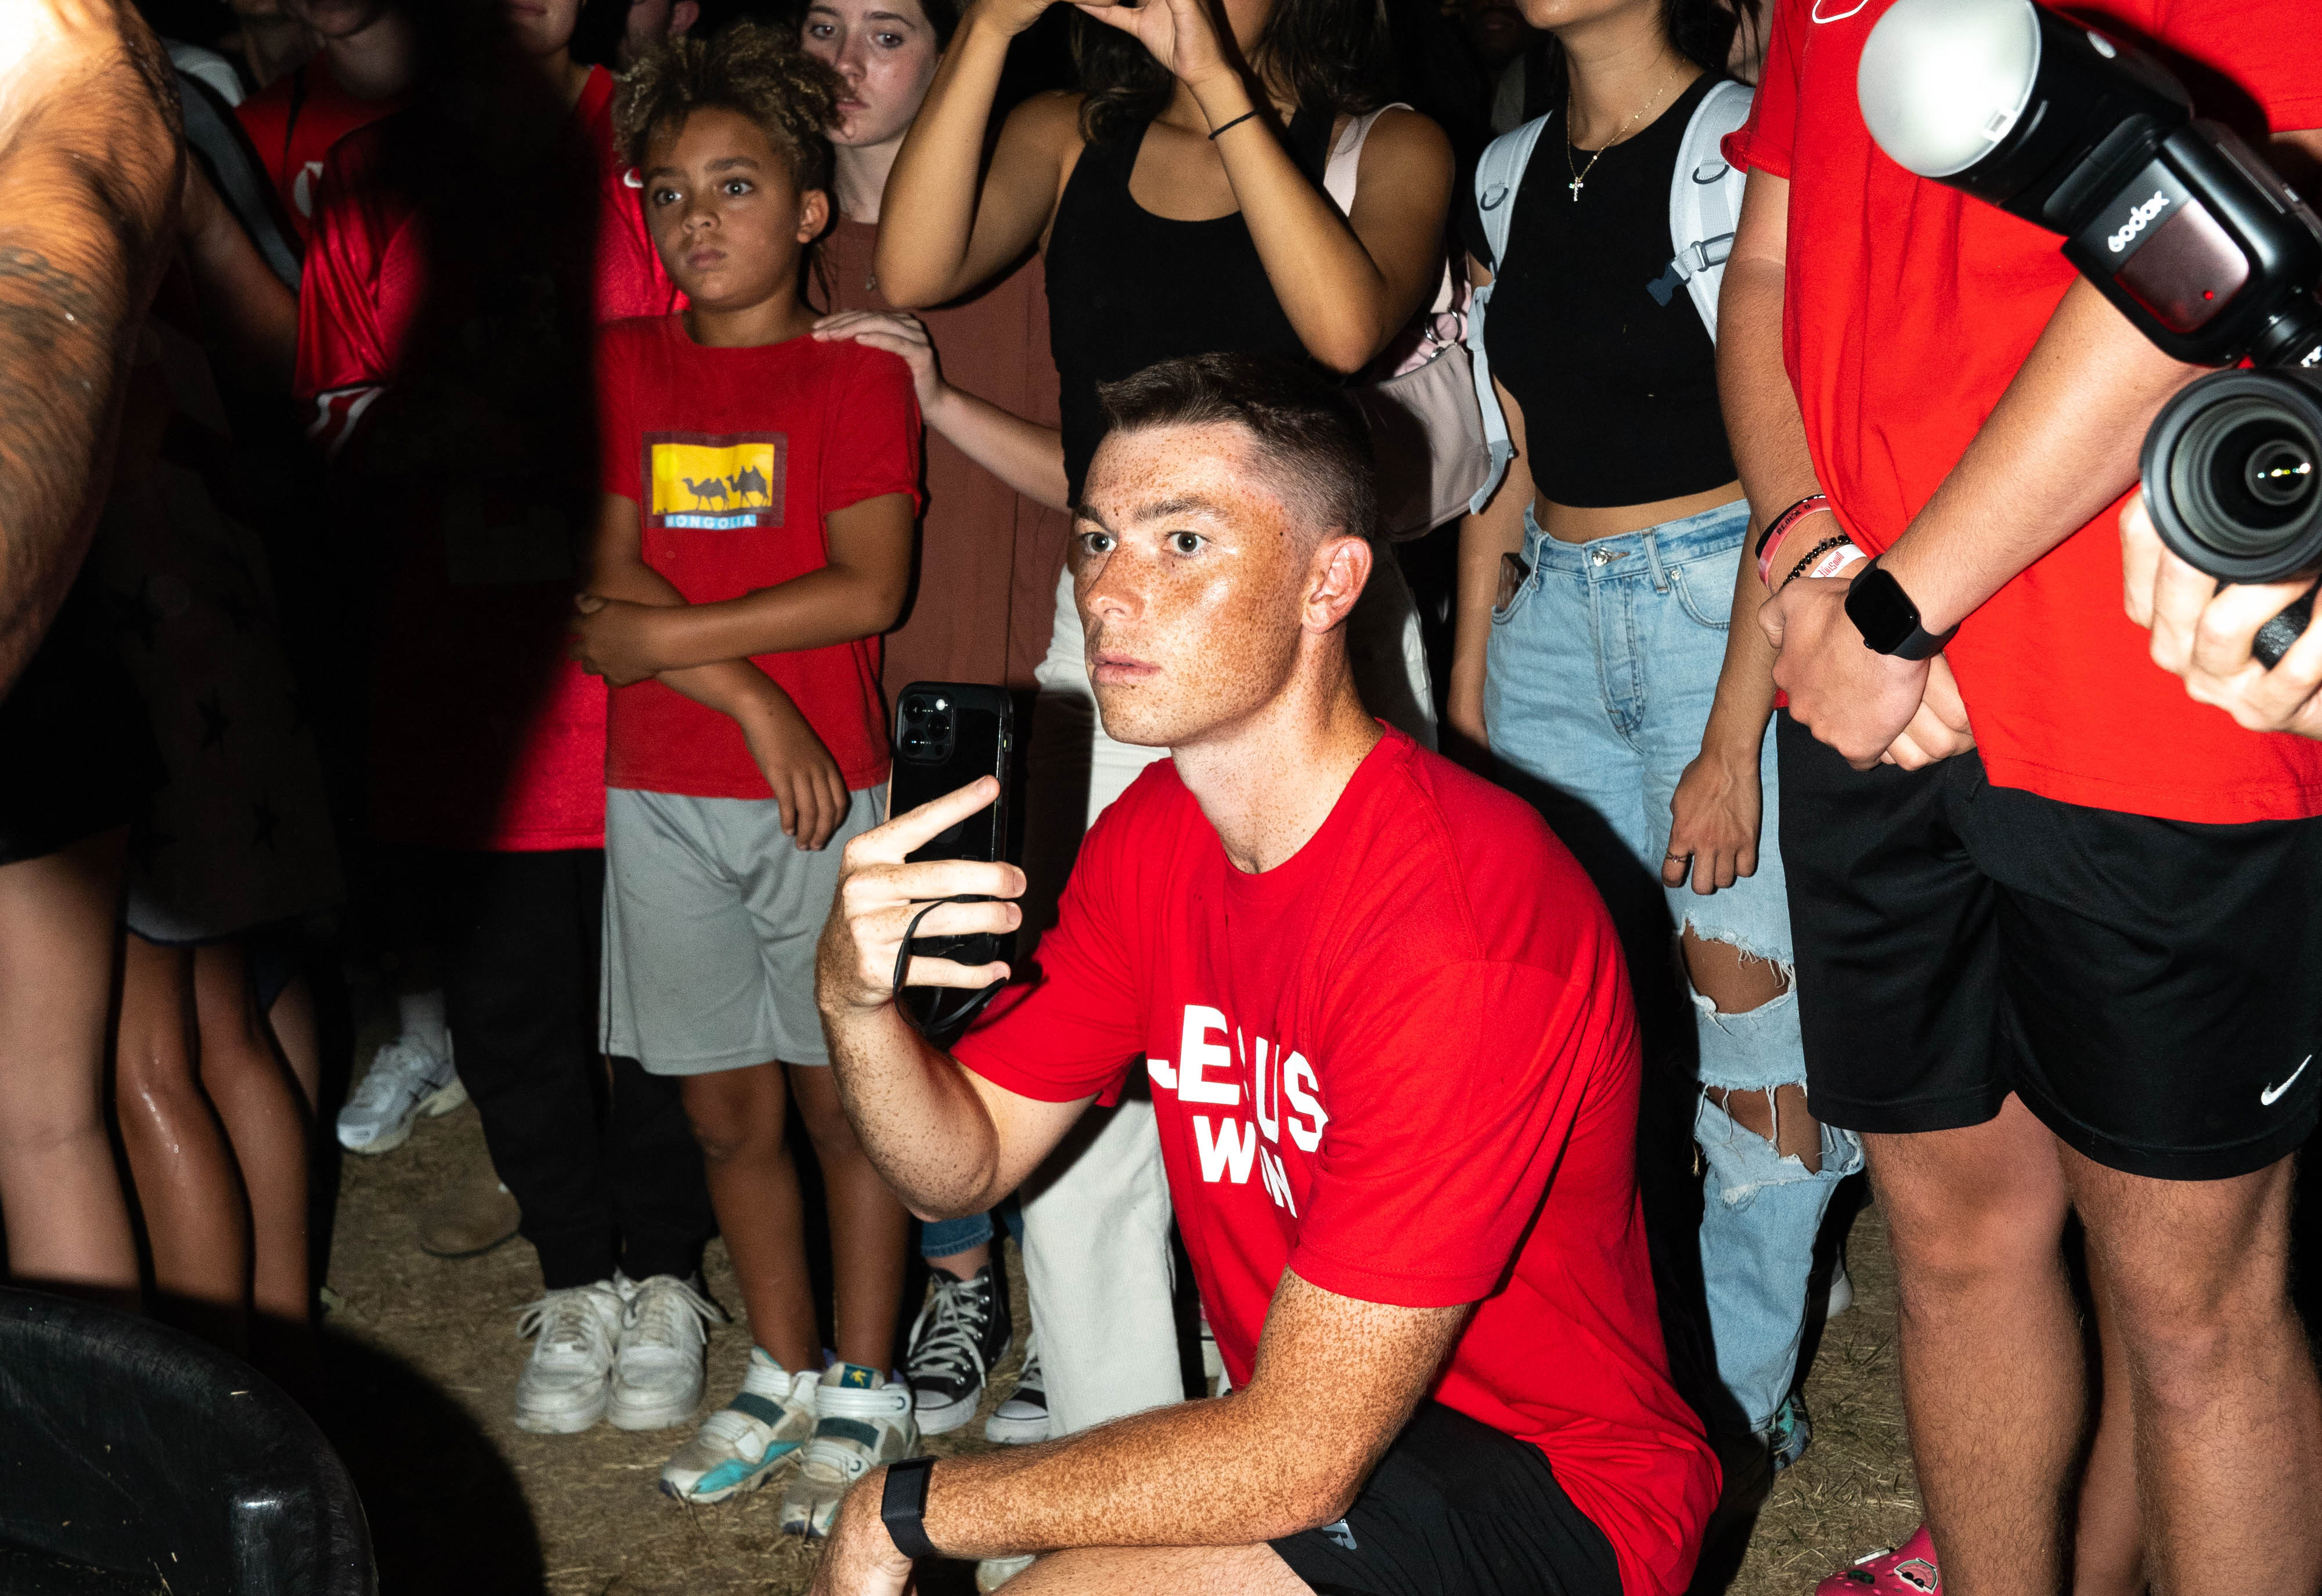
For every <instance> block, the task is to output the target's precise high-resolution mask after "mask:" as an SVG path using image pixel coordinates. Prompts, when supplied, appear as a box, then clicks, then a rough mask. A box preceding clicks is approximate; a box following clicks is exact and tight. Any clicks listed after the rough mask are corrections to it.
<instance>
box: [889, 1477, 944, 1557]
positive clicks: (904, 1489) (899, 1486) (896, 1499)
mask: <svg viewBox="0 0 2322 1596" xmlns="http://www.w3.org/2000/svg"><path fill="white" fill-rule="evenodd" d="M935 1466H936V1460H935V1459H934V1458H932V1457H907V1458H905V1459H904V1460H903V1461H902V1462H900V1463H896V1464H888V1465H887V1484H886V1489H885V1490H883V1491H881V1492H880V1495H879V1521H880V1522H881V1523H882V1524H884V1525H885V1526H886V1527H887V1537H888V1538H889V1539H890V1540H892V1541H893V1542H894V1543H895V1549H896V1550H897V1551H899V1552H900V1553H901V1554H902V1555H904V1556H906V1557H909V1558H910V1559H911V1561H912V1562H914V1563H916V1562H918V1561H919V1559H920V1558H922V1557H932V1556H934V1555H936V1548H935V1543H934V1542H932V1541H930V1540H928V1531H927V1526H926V1525H925V1524H923V1523H921V1522H920V1519H921V1518H922V1517H923V1516H924V1515H925V1514H926V1512H927V1510H928V1474H929V1473H932V1472H933V1471H934V1469H935Z"/></svg>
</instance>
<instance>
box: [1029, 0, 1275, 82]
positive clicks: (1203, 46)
mask: <svg viewBox="0 0 2322 1596" xmlns="http://www.w3.org/2000/svg"><path fill="white" fill-rule="evenodd" d="M1051 3H1052V0H992V7H993V11H994V14H995V15H996V18H997V20H998V21H999V23H1000V24H1001V27H1003V28H1004V29H1005V30H1006V31H1007V32H1010V33H1020V32H1023V31H1024V30H1025V29H1027V28H1028V27H1030V26H1031V25H1032V24H1033V23H1037V22H1038V21H1039V20H1040V16H1041V14H1042V13H1044V12H1046V11H1047V9H1048V6H1049V5H1050V4H1051ZM1074 5H1075V7H1076V8H1077V9H1078V10H1080V11H1083V12H1085V13H1086V14H1088V15H1090V16H1092V17H1094V18H1095V19H1096V20H1097V21H1098V22H1101V23H1104V24H1106V25H1107V26H1108V27H1114V28H1118V29H1120V31H1121V32H1124V33H1127V34H1128V35H1129V36H1130V37H1131V38H1133V39H1135V40H1136V41H1138V43H1139V44H1142V45H1143V46H1145V48H1146V49H1147V50H1149V51H1151V52H1152V56H1153V59H1155V60H1156V61H1158V62H1160V63H1161V64H1162V65H1163V66H1164V67H1166V68H1168V69H1169V70H1170V72H1171V73H1173V74H1174V75H1175V76H1176V77H1177V78H1180V79H1182V80H1183V81H1184V83H1185V84H1187V85H1188V86H1189V87H1193V88H1195V89H1199V88H1201V87H1202V85H1204V84H1205V83H1212V82H1217V81H1220V80H1221V79H1224V78H1239V73H1238V72H1237V70H1236V68H1235V65H1234V59H1233V56H1234V54H1236V53H1238V52H1231V51H1230V49H1229V47H1228V46H1227V44H1226V42H1225V39H1224V36H1223V35H1222V34H1221V32H1220V28H1219V26H1218V22H1217V18H1216V16H1215V14H1213V13H1212V12H1211V9H1210V0H1142V3H1141V4H1134V5H1132V4H1126V3H1123V0H1111V3H1110V4H1106V3H1100V0H1074Z"/></svg>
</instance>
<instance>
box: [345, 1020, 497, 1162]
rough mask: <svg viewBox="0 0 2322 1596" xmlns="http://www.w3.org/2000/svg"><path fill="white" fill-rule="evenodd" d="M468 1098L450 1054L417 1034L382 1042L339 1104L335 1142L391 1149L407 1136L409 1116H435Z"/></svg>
mask: <svg viewBox="0 0 2322 1596" xmlns="http://www.w3.org/2000/svg"><path fill="white" fill-rule="evenodd" d="M467 1100H468V1089H467V1088H466V1087H464V1086H462V1085H461V1084H460V1078H459V1076H457V1075H456V1074H454V1073H453V1071H452V1055H451V1053H450V1051H449V1049H448V1047H447V1049H446V1051H444V1052H443V1053H437V1052H436V1051H435V1050H434V1048H432V1047H430V1046H428V1045H427V1044H426V1043H425V1042H423V1041H422V1040H420V1039H419V1038H418V1037H417V1036H415V1035H405V1036H398V1037H397V1038H396V1039H395V1040H394V1041H392V1042H383V1043H381V1044H379V1051H378V1052H377V1053H373V1054H372V1055H371V1061H370V1072H369V1073H368V1074H366V1075H364V1077H363V1078H362V1084H361V1086H358V1087H356V1088H355V1089H354V1090H353V1091H352V1092H351V1093H350V1094H348V1097H347V1106H346V1107H345V1108H342V1109H340V1110H339V1145H340V1146H342V1147H344V1148H345V1149H346V1150H347V1151H348V1152H350V1153H391V1152H393V1151H394V1150H395V1149H396V1148H398V1147H400V1146H402V1145H403V1144H404V1143H406V1142H407V1141H409V1140H410V1139H411V1122H412V1121H413V1120H415V1119H416V1118H418V1117H419V1116H420V1115H422V1114H425V1115H426V1116H427V1117H430V1118H431V1119H432V1118H435V1117H439V1116H442V1115H445V1114H449V1113H450V1112H451V1111H452V1110H453V1109H454V1108H458V1107H459V1106H460V1105H461V1104H462V1103H464V1102H466V1101H467Z"/></svg>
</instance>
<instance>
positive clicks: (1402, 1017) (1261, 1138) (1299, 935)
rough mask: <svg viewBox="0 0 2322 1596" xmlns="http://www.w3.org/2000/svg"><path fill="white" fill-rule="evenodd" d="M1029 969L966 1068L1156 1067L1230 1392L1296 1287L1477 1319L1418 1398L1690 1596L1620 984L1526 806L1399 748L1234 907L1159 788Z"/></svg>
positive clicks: (1159, 781) (1714, 1477) (1594, 912)
mask: <svg viewBox="0 0 2322 1596" xmlns="http://www.w3.org/2000/svg"><path fill="white" fill-rule="evenodd" d="M1039 963H1040V967H1041V971H1042V977H1043V979H1042V980H1041V981H1040V983H1039V984H1038V985H1037V986H1035V987H1032V988H1030V989H1029V990H1026V991H1022V992H1021V995H1020V999H1019V1000H1016V1001H1013V1002H1010V1003H1003V1005H1002V1006H1001V1008H1000V1010H999V1011H998V1012H997V1013H996V1014H995V1015H994V1016H993V1017H991V1018H990V1019H987V1020H986V1021H985V1022H984V1023H983V1024H982V1025H981V1026H978V1027H977V1028H976V1029H974V1031H972V1032H971V1033H970V1034H969V1035H967V1036H965V1037H964V1038H963V1039H962V1041H961V1042H960V1044H959V1045H958V1047H957V1048H956V1049H955V1053H956V1054H957V1056H958V1058H959V1060H960V1062H962V1063H964V1064H965V1065H966V1066H967V1067H968V1068H969V1069H971V1070H974V1072H976V1073H978V1074H979V1075H982V1076H983V1077H984V1078H985V1079H986V1080H988V1081H992V1082H993V1083H994V1084H996V1085H998V1086H1001V1087H1003V1088H1005V1089H1006V1090H1010V1091H1013V1092H1016V1093H1019V1095H1022V1096H1025V1097H1029V1098H1035V1099H1040V1100H1043V1101H1052V1102H1065V1101H1071V1100H1073V1099H1080V1098H1089V1097H1094V1096H1097V1095H1099V1094H1102V1093H1104V1092H1107V1091H1109V1090H1112V1089H1114V1088H1115V1087H1117V1086H1118V1085H1119V1084H1120V1081H1121V1080H1122V1078H1123V1075H1124V1073H1125V1072H1126V1071H1127V1069H1128V1068H1129V1065H1130V1064H1131V1062H1133V1061H1134V1059H1135V1058H1136V1056H1137V1055H1138V1053H1143V1054H1144V1055H1145V1056H1146V1070H1147V1073H1148V1074H1149V1075H1150V1076H1151V1077H1152V1082H1153V1102H1154V1108H1155V1110H1156V1117H1158V1119H1159V1122H1160V1127H1161V1146H1162V1152H1163V1154H1164V1157H1165V1159H1166V1163H1167V1166H1168V1172H1169V1191H1170V1196H1171V1199H1172V1200H1173V1201H1174V1202H1175V1206H1176V1212H1177V1223H1178V1226H1179V1227H1180V1228H1181V1230H1182V1231H1183V1232H1184V1238H1185V1246H1186V1251H1187V1253H1188V1254H1190V1255H1191V1257H1192V1259H1193V1272H1194V1275H1195V1278H1196V1279H1197V1281H1199V1283H1200V1286H1201V1292H1202V1303H1203V1304H1204V1305H1205V1306H1206V1308H1207V1309H1208V1310H1209V1319H1210V1327H1211V1329H1212V1330H1213V1331H1215V1332H1216V1335H1217V1340H1218V1349H1219V1351H1220V1353H1221V1354H1224V1357H1225V1362H1226V1367H1227V1369H1228V1370H1229V1371H1230V1373H1232V1375H1233V1377H1234V1380H1235V1381H1236V1382H1237V1383H1241V1382H1248V1379H1249V1377H1250V1373H1251V1370H1252V1367H1253V1363H1254V1360H1255V1358H1256V1354H1257V1343H1258V1336H1259V1333H1260V1331H1261V1329H1262V1328H1263V1327H1264V1325H1265V1322H1266V1309H1267V1308H1268V1306H1269V1305H1270V1304H1271V1302H1272V1300H1273V1298H1274V1291H1275V1285H1276V1283H1277V1282H1278V1281H1280V1280H1281V1278H1282V1272H1283V1271H1284V1269H1294V1270H1295V1271H1297V1272H1298V1274H1299V1277H1300V1278H1301V1279H1303V1280H1304V1281H1308V1282H1309V1283H1311V1284H1313V1285H1316V1286H1319V1287H1321V1289H1323V1290H1327V1291H1333V1292H1336V1293H1338V1294H1339V1295H1341V1296H1346V1297H1353V1298H1358V1299H1360V1300H1364V1301H1368V1302H1383V1303H1391V1304H1394V1305H1397V1306H1401V1307H1411V1308H1426V1307H1449V1306H1453V1305H1456V1304H1461V1303H1468V1302H1474V1303H1477V1304H1479V1306H1478V1307H1477V1308H1476V1312H1475V1315H1474V1317H1473V1318H1471V1319H1470V1320H1469V1321H1468V1325H1467V1330H1466V1331H1465V1333H1464V1334H1462V1336H1460V1339H1459V1342H1458V1347H1457V1349H1456V1350H1455V1351H1454V1353H1453V1354H1452V1357H1451V1361H1450V1363H1449V1367H1448V1369H1447V1370H1446V1371H1445V1373H1444V1374H1443V1375H1442V1377H1441V1379H1440V1382H1439V1383H1438V1385H1437V1387H1436V1389H1435V1391H1434V1393H1433V1394H1434V1395H1435V1396H1436V1397H1437V1399H1438V1400H1440V1401H1442V1402H1443V1403H1444V1404H1446V1405H1447V1406H1449V1407H1451V1408H1454V1409H1458V1411H1459V1412H1462V1413H1465V1414H1467V1416H1468V1417H1470V1418H1475V1419H1476V1420H1478V1421H1480V1422H1482V1423H1485V1424H1488V1425H1490V1426H1491V1427H1493V1428H1495V1429H1497V1430H1499V1431H1501V1432H1503V1433H1504V1434H1506V1435H1509V1436H1514V1437H1516V1438H1517V1439H1519V1440H1522V1441H1526V1442H1529V1443H1531V1445H1533V1446H1538V1447H1539V1448H1540V1451H1541V1452H1542V1453H1543V1454H1545V1455H1546V1456H1547V1458H1548V1462H1549V1464H1550V1468H1551V1469H1553V1471H1554V1472H1555V1474H1556V1478H1557V1482H1558V1483H1559V1484H1560V1485H1561V1486H1562V1487H1563V1488H1564V1490H1565V1491H1566V1492H1567V1493H1568V1495H1569V1496H1570V1497H1571V1498H1572V1500H1574V1501H1575V1502H1576V1503H1577V1504H1578V1506H1579V1507H1580V1509H1581V1510H1582V1511H1583V1512H1585V1513H1586V1514H1587V1515H1588V1517H1589V1518H1590V1519H1591V1520H1592V1521H1593V1522H1594V1523H1595V1525H1596V1526H1597V1528H1600V1529H1602V1530H1603V1531H1604V1535H1605V1537H1606V1538H1607V1539H1609V1540H1610V1541H1611V1542H1612V1545H1613V1548H1614V1553H1615V1554H1616V1555H1617V1556H1618V1558H1619V1560H1620V1567H1621V1582H1622V1585H1623V1589H1624V1590H1626V1591H1628V1592H1629V1593H1630V1596H1654V1593H1666V1592H1674V1591H1680V1590H1682V1589H1683V1588H1684V1587H1685V1584H1686V1582H1687V1578H1688V1577H1689V1576H1690V1575H1691V1573H1692V1572H1693V1565H1694V1559H1695V1556H1696V1553H1697V1551H1698V1550H1699V1546H1700V1540H1701V1531H1702V1527H1703V1525H1704V1524H1705V1522H1706V1521H1707V1518H1708V1516H1709V1511H1710V1509H1711V1507H1712V1505H1713V1504H1714V1501H1715V1500H1716V1497H1717V1491H1718V1470H1717V1464H1716V1462H1715V1460H1714V1457H1713V1455H1712V1454H1711V1452H1710V1450H1709V1447H1708V1446H1707V1444H1706V1443H1705V1441H1704V1439H1703V1437H1702V1429H1701V1425H1700V1423H1699V1421H1698V1420H1697V1419H1696V1418H1695V1417H1694V1415H1693V1413H1692V1411H1691V1410H1690V1409H1688V1408H1687V1406H1686V1404H1685V1402H1684V1401H1683V1400H1681V1399H1680V1398H1679V1397H1678V1394H1677V1391H1676V1390H1675V1389H1674V1388H1673V1387H1672V1386H1671V1385H1670V1383H1669V1380H1668V1360H1667V1357H1666V1355H1665V1353H1664V1350H1663V1347H1662V1344H1661V1334H1660V1325H1659V1318H1657V1316H1656V1313H1655V1308H1654V1292H1653V1285H1652V1281H1651V1277H1650V1272H1649V1270H1648V1265H1647V1262H1646V1253H1645V1236H1644V1227H1643V1220H1642V1217H1641V1212H1640V1209H1639V1204H1638V1198H1637V1187H1636V1123H1637V1092H1638V1068H1639V1066H1638V1058H1639V1054H1638V1043H1637V1031H1636V1023H1635V1017H1634V1016H1633V1014H1632V1009H1631V1007H1630V1000H1629V987H1628V979H1627V975H1626V973H1625V971H1624V969H1623V962H1622V959H1621V953H1620V947H1619V944H1618V942H1617V940H1616V939H1615V937H1614V931H1613V926H1612V922H1611V918H1610V917H1609V916H1608V915H1607V914H1606V913H1605V910H1604V904H1603V902H1602V900H1601V899H1599V898H1598V897H1597V895H1596V890H1595V888H1594V887H1593V886H1591V885H1590V884H1589V881H1588V878H1587V877H1586V875H1584V874H1582V872H1581V870H1580V867H1579V866H1578V865H1577V863H1575V862H1574V861H1573V858H1572V856H1571V855H1570V854H1569V853H1567V852H1566V851H1565V849H1564V847H1563V845H1562V844H1559V842H1558V841H1557V840H1556V838H1555V837H1553V836H1552V835H1550V833H1549V830H1548V827H1547V826H1546V825H1543V824H1542V823H1541V821H1540V816H1538V815H1537V814H1536V813H1535V812H1534V811H1533V810H1532V809H1531V807H1530V806H1528V805H1526V804H1524V803H1523V802H1522V801H1521V800H1520V799H1518V798H1513V797H1512V796H1511V795H1509V794H1508V793H1505V792H1504V791H1502V790H1501V789H1498V788H1496V787H1494V786H1491V785H1490V784H1489V783H1487V782H1486V781H1484V780H1481V779H1479V778H1477V777H1476V776H1473V775H1470V774H1469V773H1467V771H1462V770H1460V769H1459V768H1458V766H1456V765H1454V764H1452V763H1451V762H1449V761H1448V760H1444V759H1440V758H1438V757H1437V756H1436V755H1434V754H1432V753H1428V752H1423V751H1422V750H1421V749H1420V748H1419V747H1418V746H1417V745H1416V744H1415V743H1412V741H1411V740H1410V739H1409V738H1408V737H1406V736H1404V735H1403V734H1402V733H1400V732H1394V731H1389V732H1388V733H1387V734H1386V736H1385V739H1384V740H1383V741H1382V742H1381V743H1379V745H1378V746H1377V747H1376V749H1374V750H1372V752H1371V753H1370V755H1369V756H1368V757H1367V759H1365V760H1364V762H1363V763H1362V765H1361V766H1360V767H1359V768H1358V770H1357V771H1356V772H1355V775H1354V778H1353V779H1352V780H1350V781H1349V782H1348V784H1347V788H1346V790H1345V791H1344V792H1343V793H1341V794H1340V795H1339V801H1338V803H1337V805H1336V806H1335V807H1333V808H1332V809H1331V811H1330V818H1329V819H1327V820H1326V821H1324V822H1323V824H1322V826H1321V830H1319V831H1317V832H1316V833H1315V834H1314V835H1313V837H1312V839H1310V840H1309V841H1308V843H1307V844H1306V845H1305V846H1304V847H1303V848H1302V849H1300V850H1299V852H1298V853H1296V854H1295V855H1294V856H1293V857H1292V858H1290V859H1289V860H1287V861H1285V862H1283V863H1282V864H1280V865H1278V866H1276V867H1275V868H1274V869H1272V870H1269V871H1265V872H1264V873H1263V874H1259V875H1248V874H1244V873H1243V872H1241V871H1238V870H1236V869H1234V868H1233V867H1232V865H1231V864H1230V863H1229V862H1228V861H1227V859H1226V856H1225V851H1224V848H1223V847H1222V845H1221V844H1220V843H1219V840H1218V834H1217V832H1216V831H1215V830H1214V829H1213V828H1212V827H1211V825H1210V823H1209V822H1208V820H1207V819H1205V818H1204V817H1203V816H1202V812H1201V809H1200V807H1199V806H1197V805H1196V804H1195V802H1194V801H1193V797H1192V795H1191V794H1190V793H1188V792H1187V791H1186V789H1185V788H1184V784H1183V783H1182V782H1180V781H1179V780H1178V779H1177V773H1176V768H1175V765H1174V764H1173V763H1172V762H1169V761H1167V760H1163V761H1161V762H1157V763H1156V764H1154V765H1152V766H1149V767H1148V768H1147V770H1146V771H1145V773H1144V774H1143V775H1142V776H1140V777H1139V778H1138V780H1137V781H1136V782H1135V783H1134V784H1133V785H1132V786H1131V787H1130V788H1129V791H1128V792H1127V793H1126V794H1124V795H1123V796H1122V797H1121V798H1120V800H1119V801H1118V802H1116V803H1115V804H1114V805H1113V806H1112V807H1111V808H1110V809H1108V810H1106V811H1105V813H1104V814H1103V815H1102V816H1100V817H1099V818H1098V820H1097V823H1096V825H1095V826H1094V827H1093V828H1092V830H1091V831H1090V832H1089V834H1088V838H1087V841H1086V842H1085V843H1083V844H1082V848H1081V853H1080V859H1079V862H1078V863H1077V864H1076V865H1075V866H1074V871H1073V876H1072V880H1071V882H1070V884H1069V886H1068V887H1067V888H1066V890H1065V898H1064V903H1063V907H1062V910H1061V919H1060V920H1059V923H1058V925H1057V926H1056V929H1055V930H1054V931H1051V932H1049V933H1048V934H1047V936H1046V937H1044V938H1043V939H1042V941H1041V944H1040V949H1039ZM1010 996H1011V998H1013V997H1017V996H1018V995H1017V994H1010Z"/></svg>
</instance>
